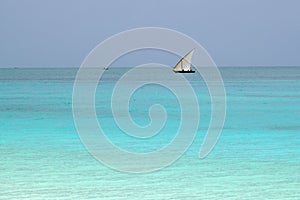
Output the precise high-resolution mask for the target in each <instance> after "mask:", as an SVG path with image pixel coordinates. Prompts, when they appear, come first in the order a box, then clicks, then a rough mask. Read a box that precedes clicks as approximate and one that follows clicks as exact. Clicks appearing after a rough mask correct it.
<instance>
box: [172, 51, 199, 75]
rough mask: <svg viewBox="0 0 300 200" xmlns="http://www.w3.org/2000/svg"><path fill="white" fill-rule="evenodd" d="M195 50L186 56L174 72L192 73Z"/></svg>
mask: <svg viewBox="0 0 300 200" xmlns="http://www.w3.org/2000/svg"><path fill="white" fill-rule="evenodd" d="M193 53H194V49H193V50H191V51H190V52H189V53H188V54H186V55H185V56H184V57H183V58H181V60H180V61H179V62H178V63H177V64H176V66H175V67H174V68H173V71H175V72H177V71H190V70H191V63H192V57H193Z"/></svg>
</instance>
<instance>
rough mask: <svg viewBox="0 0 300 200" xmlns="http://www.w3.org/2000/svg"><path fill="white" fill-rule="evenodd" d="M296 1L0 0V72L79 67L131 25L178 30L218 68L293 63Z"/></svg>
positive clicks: (299, 54)
mask: <svg viewBox="0 0 300 200" xmlns="http://www.w3.org/2000/svg"><path fill="white" fill-rule="evenodd" d="M299 8H300V1H298V0H180V1H176V0H135V1H133V0H107V1H100V0H99V1H96V0H85V1H84V0H82V1H71V0H50V1H46V0H45V1H43V0H26V1H25V0H24V1H22V0H0V25H1V26H0V67H14V66H46V67H48V66H79V65H80V64H81V62H82V61H83V59H84V57H85V56H86V55H87V54H88V53H89V51H90V50H91V49H92V48H94V47H95V46H96V45H97V44H98V43H99V42H101V41H103V40H104V39H106V38H107V37H109V36H111V35H113V34H116V33H118V32H120V31H124V30H127V29H131V28H136V27H144V26H158V27H166V28H171V29H175V30H178V31H180V32H183V33H185V34H187V35H189V36H191V37H192V38H194V39H196V40H197V41H198V42H199V43H200V44H202V46H203V47H205V48H206V49H207V51H208V52H209V53H210V55H211V56H212V58H213V59H214V60H215V62H216V64H217V65H219V66H224V65H226V66H232V65H234V66H252V65H259V66H261V65H276V66H278V65H279V66H286V65H300V12H299Z"/></svg>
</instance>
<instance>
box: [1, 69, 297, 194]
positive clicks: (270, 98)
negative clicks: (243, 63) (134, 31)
mask: <svg viewBox="0 0 300 200" xmlns="http://www.w3.org/2000/svg"><path fill="white" fill-rule="evenodd" d="M126 70H127V69H126V68H112V69H110V70H108V71H106V72H105V74H104V77H103V80H102V81H101V82H100V85H99V87H98V89H97V96H96V108H97V116H98V120H99V123H101V124H103V129H104V130H105V131H106V132H107V137H108V138H110V139H111V140H112V142H114V143H115V144H117V145H118V146H120V147H122V148H124V149H127V150H129V151H136V152H148V151H153V150H155V149H157V148H160V147H162V146H164V145H166V144H167V143H168V142H170V141H171V140H172V138H173V137H174V136H175V130H176V128H177V127H178V123H179V119H178V114H179V109H178V106H177V105H178V104H177V103H178V102H176V98H175V96H174V95H172V94H171V93H170V91H168V90H166V89H164V88H162V87H158V86H155V85H149V86H146V87H144V88H143V89H141V90H139V91H137V92H136V93H135V94H134V96H133V97H132V101H131V103H130V108H129V111H130V113H131V114H132V117H133V119H134V120H135V121H136V123H138V124H140V125H145V124H147V123H149V118H148V117H147V116H148V108H149V106H150V105H151V104H153V103H157V102H159V103H162V104H163V105H165V106H166V110H167V111H168V121H167V122H166V126H165V127H164V129H162V132H161V133H160V134H159V135H158V136H155V137H153V138H150V139H149V140H140V139H134V138H132V137H128V136H126V135H125V134H122V132H121V131H120V130H119V129H118V127H117V126H116V124H115V122H114V120H113V118H112V113H111V110H110V107H109V105H110V101H109V100H110V99H109V98H110V94H111V91H112V88H113V86H114V83H115V81H116V80H117V79H118V78H119V77H120V76H121V75H122V74H123V73H124V72H125V71H126ZM76 71H77V70H76V69H0V84H1V85H0V154H1V157H0V161H1V165H0V180H1V181H0V199H24V198H28V199H87V198H95V199H300V193H299V188H300V123H299V121H300V68H299V67H268V68H264V67H261V68H258V67H253V68H229V67H228V68H220V71H221V73H222V75H223V79H224V83H225V88H226V92H227V117H226V122H225V126H224V129H223V132H222V135H221V137H220V139H219V141H218V143H217V145H216V146H215V148H214V150H213V151H212V152H211V153H210V154H209V156H208V157H206V158H205V159H204V160H200V159H198V150H199V147H200V145H201V143H202V141H203V137H204V135H205V133H206V130H207V127H208V124H209V120H210V101H209V94H208V91H207V89H206V87H205V83H204V82H203V81H202V80H201V77H200V76H199V75H197V74H195V75H193V76H190V77H187V79H188V80H189V81H190V82H191V84H192V85H193V86H194V87H195V88H196V91H197V92H196V93H197V96H198V100H199V104H200V105H199V106H200V109H201V122H200V127H199V131H198V133H197V137H196V138H195V141H194V143H193V144H192V145H191V147H190V148H189V149H188V151H187V152H186V153H185V154H184V155H183V156H182V157H181V158H180V159H179V160H177V161H176V162H175V163H173V164H172V165H170V166H168V167H166V168H164V169H162V170H159V171H157V172H153V173H147V174H138V175H136V174H127V173H121V172H118V171H114V170H112V169H110V168H108V167H106V166H104V165H103V164H101V163H99V162H98V161H97V160H95V159H94V158H93V157H92V156H91V155H90V154H89V153H88V152H87V150H86V149H85V147H84V146H83V144H82V143H81V141H80V139H79V136H78V134H77V131H76V129H75V126H74V122H73V116H72V90H73V82H74V78H75V75H76ZM175 84H176V83H175ZM153 94H155V95H153Z"/></svg>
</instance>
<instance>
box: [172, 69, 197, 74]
mask: <svg viewBox="0 0 300 200" xmlns="http://www.w3.org/2000/svg"><path fill="white" fill-rule="evenodd" d="M175 73H186V74H187V73H195V71H192V70H191V71H175Z"/></svg>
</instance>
